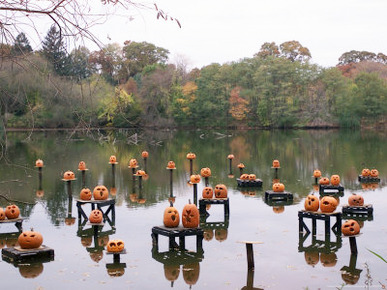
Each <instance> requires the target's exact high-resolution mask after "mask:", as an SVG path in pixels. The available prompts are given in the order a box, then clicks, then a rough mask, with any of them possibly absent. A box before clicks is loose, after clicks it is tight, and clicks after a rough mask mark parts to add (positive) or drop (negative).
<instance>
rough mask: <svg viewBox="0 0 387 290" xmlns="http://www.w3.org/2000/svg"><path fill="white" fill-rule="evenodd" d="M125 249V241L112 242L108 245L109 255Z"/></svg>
mask: <svg viewBox="0 0 387 290" xmlns="http://www.w3.org/2000/svg"><path fill="white" fill-rule="evenodd" d="M124 248H125V243H124V241H123V240H110V241H108V243H107V245H106V250H107V251H108V252H109V253H119V252H122V251H123V250H124Z"/></svg>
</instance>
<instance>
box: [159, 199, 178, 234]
mask: <svg viewBox="0 0 387 290" xmlns="http://www.w3.org/2000/svg"><path fill="white" fill-rule="evenodd" d="M163 222H164V226H166V227H167V228H175V227H177V226H178V225H179V223H180V216H179V212H178V210H177V209H176V208H175V207H174V206H173V203H172V202H170V206H169V207H167V208H166V209H165V210H164V217H163Z"/></svg>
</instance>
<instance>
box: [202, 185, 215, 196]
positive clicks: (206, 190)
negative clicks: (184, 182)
mask: <svg viewBox="0 0 387 290" xmlns="http://www.w3.org/2000/svg"><path fill="white" fill-rule="evenodd" d="M213 196H214V190H213V188H212V187H210V186H206V187H204V188H203V191H202V197H203V198H212V197H213Z"/></svg>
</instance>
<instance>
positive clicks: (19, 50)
mask: <svg viewBox="0 0 387 290" xmlns="http://www.w3.org/2000/svg"><path fill="white" fill-rule="evenodd" d="M29 52H32V47H31V45H30V42H29V40H28V38H27V36H26V35H25V34H24V32H21V33H19V34H18V36H16V39H15V43H14V45H13V47H12V53H13V54H14V55H21V54H26V53H29Z"/></svg>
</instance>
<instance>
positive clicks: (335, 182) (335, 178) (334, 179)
mask: <svg viewBox="0 0 387 290" xmlns="http://www.w3.org/2000/svg"><path fill="white" fill-rule="evenodd" d="M331 184H332V185H334V186H338V185H340V176H339V175H337V174H334V175H332V176H331Z"/></svg>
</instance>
